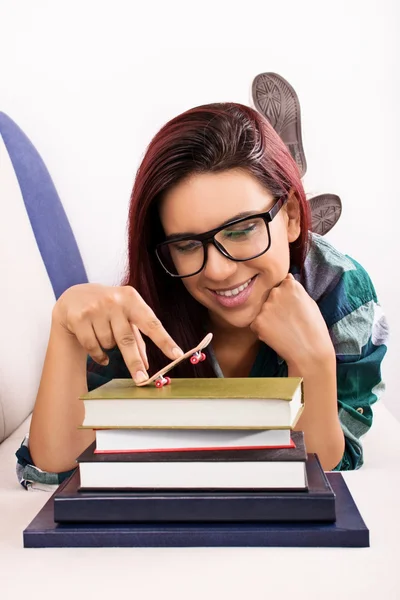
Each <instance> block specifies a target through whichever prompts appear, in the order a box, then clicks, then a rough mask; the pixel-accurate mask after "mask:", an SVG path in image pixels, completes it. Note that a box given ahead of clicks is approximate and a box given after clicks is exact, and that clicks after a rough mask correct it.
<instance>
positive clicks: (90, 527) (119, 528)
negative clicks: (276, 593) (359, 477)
mask: <svg viewBox="0 0 400 600" xmlns="http://www.w3.org/2000/svg"><path fill="white" fill-rule="evenodd" d="M327 478H328V480H329V483H330V485H331V487H332V489H333V491H334V493H335V495H336V521H335V522H333V523H321V522H318V523H281V522H275V523H136V524H132V523H129V524H117V523H113V524H110V523H101V524H99V523H96V524H95V523H93V524H83V523H74V524H71V523H70V524H66V523H63V524H60V523H55V522H54V494H53V496H52V497H51V498H50V499H49V500H48V501H47V503H46V504H45V505H44V507H43V508H42V509H41V510H40V512H39V513H38V514H37V516H36V517H35V518H34V519H33V521H32V522H31V523H30V524H29V525H28V527H27V528H26V529H25V530H24V532H23V543H24V547H25V548H94V547H97V548H99V547H103V548H104V547H129V548H132V547H141V548H142V547H163V548H165V547H201V546H207V547H210V546H218V547H226V546H236V547H240V546H247V547H249V546H257V547H265V546H279V547H284V546H287V547H288V546H292V547H293V546H296V547H306V546H309V547H323V546H326V547H367V546H369V531H368V528H367V526H366V525H365V523H364V521H363V519H362V517H361V515H360V513H359V511H358V509H357V506H356V504H355V503H354V500H353V498H352V496H351V493H350V491H349V489H348V487H347V485H346V483H345V481H344V479H343V477H342V474H341V473H328V474H327Z"/></svg>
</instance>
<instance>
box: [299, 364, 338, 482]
mask: <svg viewBox="0 0 400 600" xmlns="http://www.w3.org/2000/svg"><path fill="white" fill-rule="evenodd" d="M288 375H289V377H303V381H304V411H303V413H302V415H301V417H300V419H299V421H298V422H297V424H296V427H295V429H296V430H297V431H304V438H305V444H306V449H307V452H315V453H317V454H318V458H319V460H320V462H321V465H322V467H323V469H324V470H325V471H329V470H331V469H333V468H334V467H336V465H337V464H338V463H339V462H340V460H341V458H342V456H343V452H344V447H345V443H344V435H343V431H342V428H341V426H340V421H339V417H338V409H337V390H336V358H335V355H334V353H332V354H329V355H328V356H327V357H321V359H320V360H319V361H318V362H317V361H315V360H314V361H313V362H311V363H310V364H304V365H288Z"/></svg>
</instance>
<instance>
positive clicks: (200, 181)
mask: <svg viewBox="0 0 400 600" xmlns="http://www.w3.org/2000/svg"><path fill="white" fill-rule="evenodd" d="M272 201H273V198H272V195H271V194H270V193H269V192H268V191H267V190H266V189H265V188H264V187H263V186H262V185H261V184H260V183H259V182H258V181H257V180H256V179H255V178H254V177H253V176H251V175H250V174H248V173H246V172H244V171H241V170H231V171H223V172H221V173H200V174H195V175H192V176H191V177H189V178H188V179H186V180H184V181H182V182H181V183H179V184H177V185H176V186H174V188H172V189H171V190H170V191H169V192H168V193H167V194H166V195H165V197H164V199H163V201H162V202H161V206H160V217H161V221H162V224H163V227H164V230H165V233H166V234H167V235H170V234H173V233H180V232H187V231H191V232H199V233H200V232H202V231H207V230H209V229H213V228H214V227H218V226H219V225H220V224H221V223H223V222H225V221H226V220H228V219H230V218H232V217H234V216H235V215H237V214H238V213H241V212H244V211H254V212H262V211H264V210H268V208H269V205H270V204H271V203H272Z"/></svg>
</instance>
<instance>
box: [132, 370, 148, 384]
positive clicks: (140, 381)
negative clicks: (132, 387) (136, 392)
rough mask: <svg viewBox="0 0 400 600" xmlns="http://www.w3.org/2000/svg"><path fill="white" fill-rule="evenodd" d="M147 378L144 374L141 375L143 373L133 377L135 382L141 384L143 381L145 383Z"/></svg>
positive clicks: (140, 372)
mask: <svg viewBox="0 0 400 600" xmlns="http://www.w3.org/2000/svg"><path fill="white" fill-rule="evenodd" d="M148 378H149V376H148V375H146V373H143V371H138V372H137V373H136V375H135V381H136V382H137V383H142V382H143V381H146V379H148Z"/></svg>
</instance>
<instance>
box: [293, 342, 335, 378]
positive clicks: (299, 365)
mask: <svg viewBox="0 0 400 600" xmlns="http://www.w3.org/2000/svg"><path fill="white" fill-rule="evenodd" d="M287 365H288V372H289V376H290V377H309V376H314V375H316V374H318V373H321V372H322V373H329V372H333V373H336V354H335V349H334V347H333V345H331V347H327V348H326V349H324V350H322V351H321V350H319V351H318V352H315V353H314V352H313V353H309V354H307V355H304V356H300V357H295V358H293V359H289V360H288V361H287Z"/></svg>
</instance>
